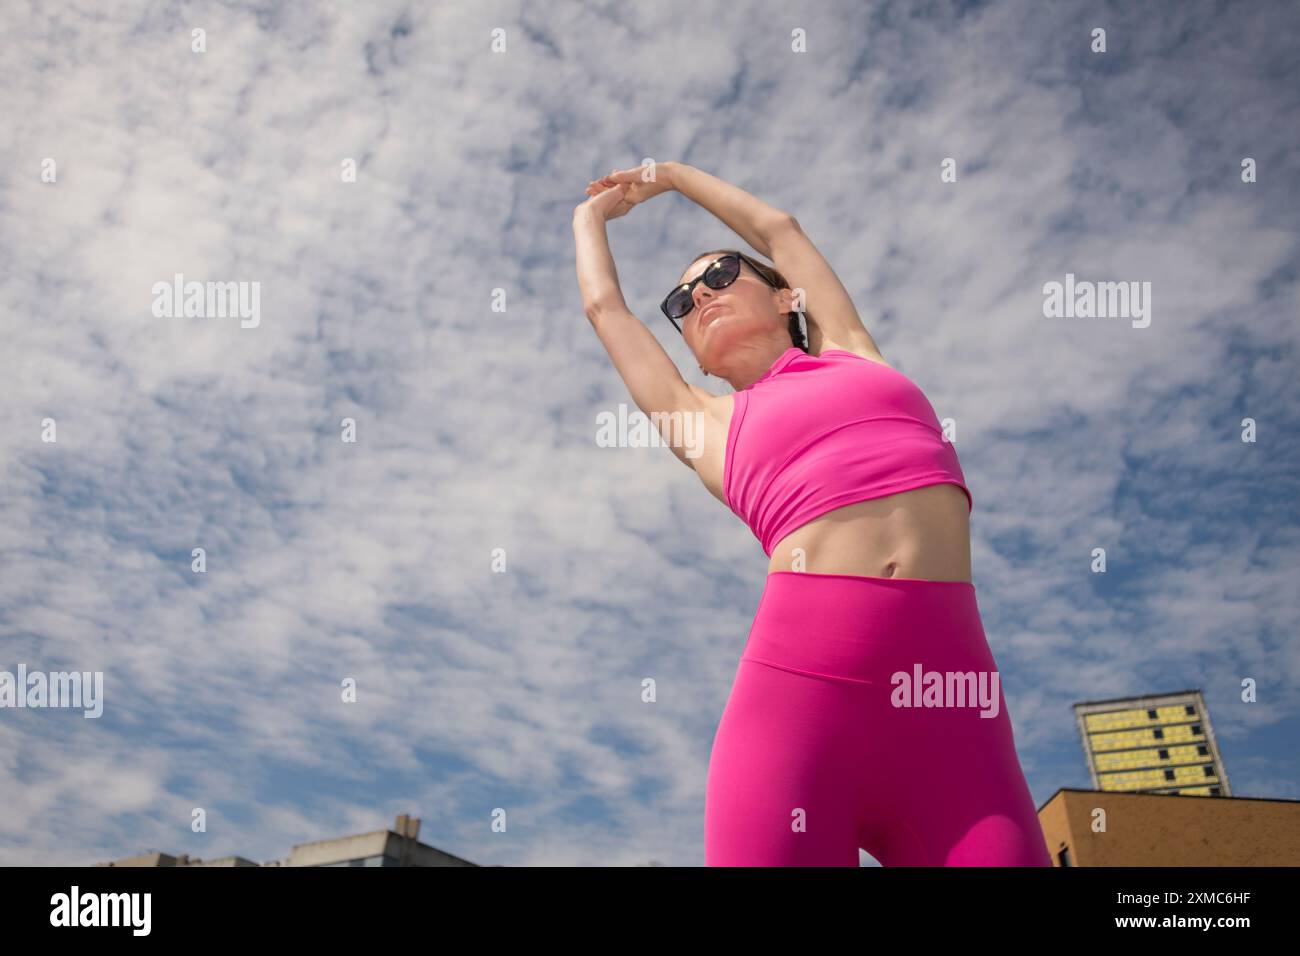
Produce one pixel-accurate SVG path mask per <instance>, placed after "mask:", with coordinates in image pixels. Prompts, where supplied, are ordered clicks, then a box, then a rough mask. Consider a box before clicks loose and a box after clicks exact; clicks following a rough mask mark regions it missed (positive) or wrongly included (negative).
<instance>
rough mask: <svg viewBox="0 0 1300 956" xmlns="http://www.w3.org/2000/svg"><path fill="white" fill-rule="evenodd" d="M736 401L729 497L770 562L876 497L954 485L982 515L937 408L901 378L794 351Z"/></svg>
mask: <svg viewBox="0 0 1300 956" xmlns="http://www.w3.org/2000/svg"><path fill="white" fill-rule="evenodd" d="M733 398H734V405H733V411H732V415H731V426H730V428H729V429H728V430H727V448H726V453H725V457H724V462H725V463H724V465H723V475H722V489H723V492H724V493H725V495H726V498H727V506H728V507H729V508H731V510H732V511H734V512H735V513H736V514H737V515H739V516H740V518H741V520H743V521H744V522H745V524H747V525H749V529H750V530H751V531H753V532H754V536H755V537H757V538H758V540H759V542H760V543H761V544H762V545H763V551H764V553H765V554H767V555H768V557H771V555H772V549H773V548H774V547H775V546H776V544H777V542H778V541H780V540H781V539H782V538H784V537H785V536H786V535H787V534H789V533H790V532H792V531H794V530H795V529H796V528H799V527H802V526H803V525H805V524H807V523H808V522H810V521H812V520H813V519H814V518H817V517H819V516H821V515H824V514H826V513H827V512H828V511H833V510H835V509H836V508H841V507H843V506H845V505H850V504H854V503H856V502H859V501H866V500H868V499H870V498H883V497H885V496H886V495H894V494H898V493H899V492H903V491H910V490H912V489H914V488H923V487H925V486H926V485H934V484H941V483H949V484H954V485H957V486H958V487H959V488H961V490H962V491H964V492H965V493H966V507H967V512H968V513H969V511H970V510H971V509H973V508H974V501H973V500H972V498H971V493H970V489H969V488H967V487H966V480H965V476H964V475H963V474H962V471H961V465H960V463H959V462H958V461H957V451H956V449H955V448H954V447H953V445H952V443H951V442H949V441H947V440H945V439H944V437H943V429H942V428H941V427H940V425H939V419H938V416H936V415H935V413H934V408H933V407H932V406H931V405H930V402H929V400H928V399H927V398H926V397H925V394H924V393H923V392H922V391H921V390H920V388H918V387H917V386H916V385H915V384H914V383H913V382H912V381H911V379H909V378H907V376H905V375H903V373H902V372H899V371H897V370H896V369H893V368H890V367H889V366H887V365H881V364H880V363H879V362H873V361H871V360H870V359H866V358H863V357H862V356H861V355H855V354H853V353H852V352H845V351H843V350H841V349H825V350H823V351H822V353H821V355H809V354H807V353H806V352H804V351H803V350H802V349H798V348H795V347H793V346H792V347H790V348H789V349H787V350H786V351H785V353H784V354H783V355H782V356H781V357H780V358H778V359H777V360H776V361H775V362H774V363H773V364H772V367H771V368H770V369H768V370H767V371H766V372H765V373H764V374H763V376H762V378H760V379H758V380H757V381H756V382H754V383H753V384H752V385H749V386H748V387H746V388H743V389H741V390H739V391H737V392H735V393H734V396H733Z"/></svg>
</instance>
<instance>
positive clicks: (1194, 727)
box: [1192, 724, 1201, 734]
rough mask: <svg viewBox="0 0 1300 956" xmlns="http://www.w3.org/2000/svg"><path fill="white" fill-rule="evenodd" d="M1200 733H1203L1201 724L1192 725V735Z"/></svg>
mask: <svg viewBox="0 0 1300 956" xmlns="http://www.w3.org/2000/svg"><path fill="white" fill-rule="evenodd" d="M1200 732H1201V725H1200V724H1192V733H1194V734H1199V733H1200Z"/></svg>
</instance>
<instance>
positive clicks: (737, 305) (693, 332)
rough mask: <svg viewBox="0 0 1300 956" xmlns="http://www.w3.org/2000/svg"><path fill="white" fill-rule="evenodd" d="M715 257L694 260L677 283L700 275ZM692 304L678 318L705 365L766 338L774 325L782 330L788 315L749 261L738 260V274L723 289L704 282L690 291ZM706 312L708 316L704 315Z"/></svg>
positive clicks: (775, 292)
mask: <svg viewBox="0 0 1300 956" xmlns="http://www.w3.org/2000/svg"><path fill="white" fill-rule="evenodd" d="M716 258H717V256H704V257H703V258H700V259H696V260H695V261H694V262H693V263H691V265H690V266H689V267H688V268H687V270H686V271H685V272H684V273H682V277H681V280H680V281H679V284H684V283H687V282H690V281H691V280H692V279H694V278H695V277H696V276H698V275H700V274H702V273H703V272H704V270H705V269H706V268H708V266H709V263H711V262H712V261H713V260H714V259H716ZM691 295H692V297H693V298H694V299H695V307H694V308H692V309H691V311H689V312H687V313H686V314H685V315H684V316H682V317H681V319H680V320H679V321H680V322H681V326H682V336H683V337H684V338H685V339H686V344H687V345H688V346H689V347H690V349H691V351H692V352H694V353H695V357H696V359H698V360H699V362H700V364H701V365H704V366H705V367H712V368H719V367H721V366H722V365H723V364H724V363H723V362H722V361H721V359H722V358H723V357H724V356H726V355H727V354H729V353H731V352H732V351H733V349H735V347H736V346H737V344H739V343H744V342H746V341H755V340H765V339H768V338H770V337H771V336H772V332H773V328H774V327H775V328H777V329H779V330H781V331H783V332H784V331H785V330H786V328H787V322H788V318H787V316H786V315H784V314H783V313H782V312H781V309H780V305H781V293H780V292H779V291H778V290H776V289H773V288H772V287H771V286H770V285H768V283H767V281H766V280H765V279H763V278H762V276H760V275H758V274H757V273H756V272H755V271H754V270H753V268H752V267H751V266H750V265H749V263H748V262H745V261H744V260H743V259H742V260H741V261H740V274H739V275H737V276H736V281H734V282H733V283H731V285H729V286H727V287H726V288H725V289H710V288H709V287H708V286H707V285H706V284H705V283H704V282H703V281H701V282H697V283H696V284H695V288H694V289H693V290H691ZM705 313H707V315H706V314H705Z"/></svg>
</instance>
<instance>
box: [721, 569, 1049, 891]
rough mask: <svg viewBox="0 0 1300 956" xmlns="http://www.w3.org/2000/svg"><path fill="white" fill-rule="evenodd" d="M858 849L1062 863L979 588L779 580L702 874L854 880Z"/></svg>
mask: <svg viewBox="0 0 1300 956" xmlns="http://www.w3.org/2000/svg"><path fill="white" fill-rule="evenodd" d="M918 678H919V679H918ZM859 847H861V848H862V849H865V850H866V851H867V852H868V853H870V854H871V856H873V857H874V858H875V859H876V860H877V861H878V862H879V863H880V864H881V865H883V866H1051V860H1050V858H1049V856H1048V851H1047V846H1046V841H1045V839H1044V837H1043V831H1042V829H1041V827H1040V826H1039V823H1038V814H1037V811H1036V810H1035V808H1034V803H1033V798H1032V797H1031V795H1030V793H1029V787H1028V785H1027V784H1026V782H1025V777H1024V773H1023V771H1022V770H1021V768H1020V761H1019V760H1018V759H1017V757H1016V748H1015V741H1014V739H1013V738H1012V732H1011V720H1010V717H1009V715H1008V713H1007V705H1006V699H1005V697H1004V696H1003V694H1002V686H1001V680H1000V677H998V676H997V671H996V664H995V663H994V660H993V655H992V653H991V652H990V650H989V646H988V641H987V639H986V637H985V634H984V628H983V625H982V624H981V621H980V614H979V608H978V607H977V605H976V601H975V586H974V585H973V584H971V583H969V582H963V581H926V580H920V579H914V578H875V577H862V576H858V575H847V574H816V573H811V572H799V571H773V572H770V573H769V574H768V577H767V582H766V585H765V587H764V590H763V595H762V598H761V599H760V601H759V605H758V611H757V613H756V614H755V616H754V624H753V627H752V628H751V629H750V633H749V639H748V641H747V643H746V644H745V648H744V651H743V652H742V653H741V657H740V662H739V664H738V665H737V668H736V676H735V680H734V682H733V684H732V688H731V694H730V696H729V697H728V699H727V705H726V708H725V710H724V711H723V713H722V718H721V720H720V721H719V723H718V728H717V733H716V735H715V736H714V740H713V749H712V753H711V754H710V757H709V771H708V783H707V786H706V792H705V806H704V862H705V865H706V866H857V865H858V848H859Z"/></svg>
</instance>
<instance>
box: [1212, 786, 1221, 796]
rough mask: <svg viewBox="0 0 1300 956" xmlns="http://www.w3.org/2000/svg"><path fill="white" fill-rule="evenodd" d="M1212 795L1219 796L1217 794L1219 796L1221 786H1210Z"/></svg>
mask: <svg viewBox="0 0 1300 956" xmlns="http://www.w3.org/2000/svg"><path fill="white" fill-rule="evenodd" d="M1210 796H1212V797H1217V796H1219V788H1218V787H1211V788H1210Z"/></svg>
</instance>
